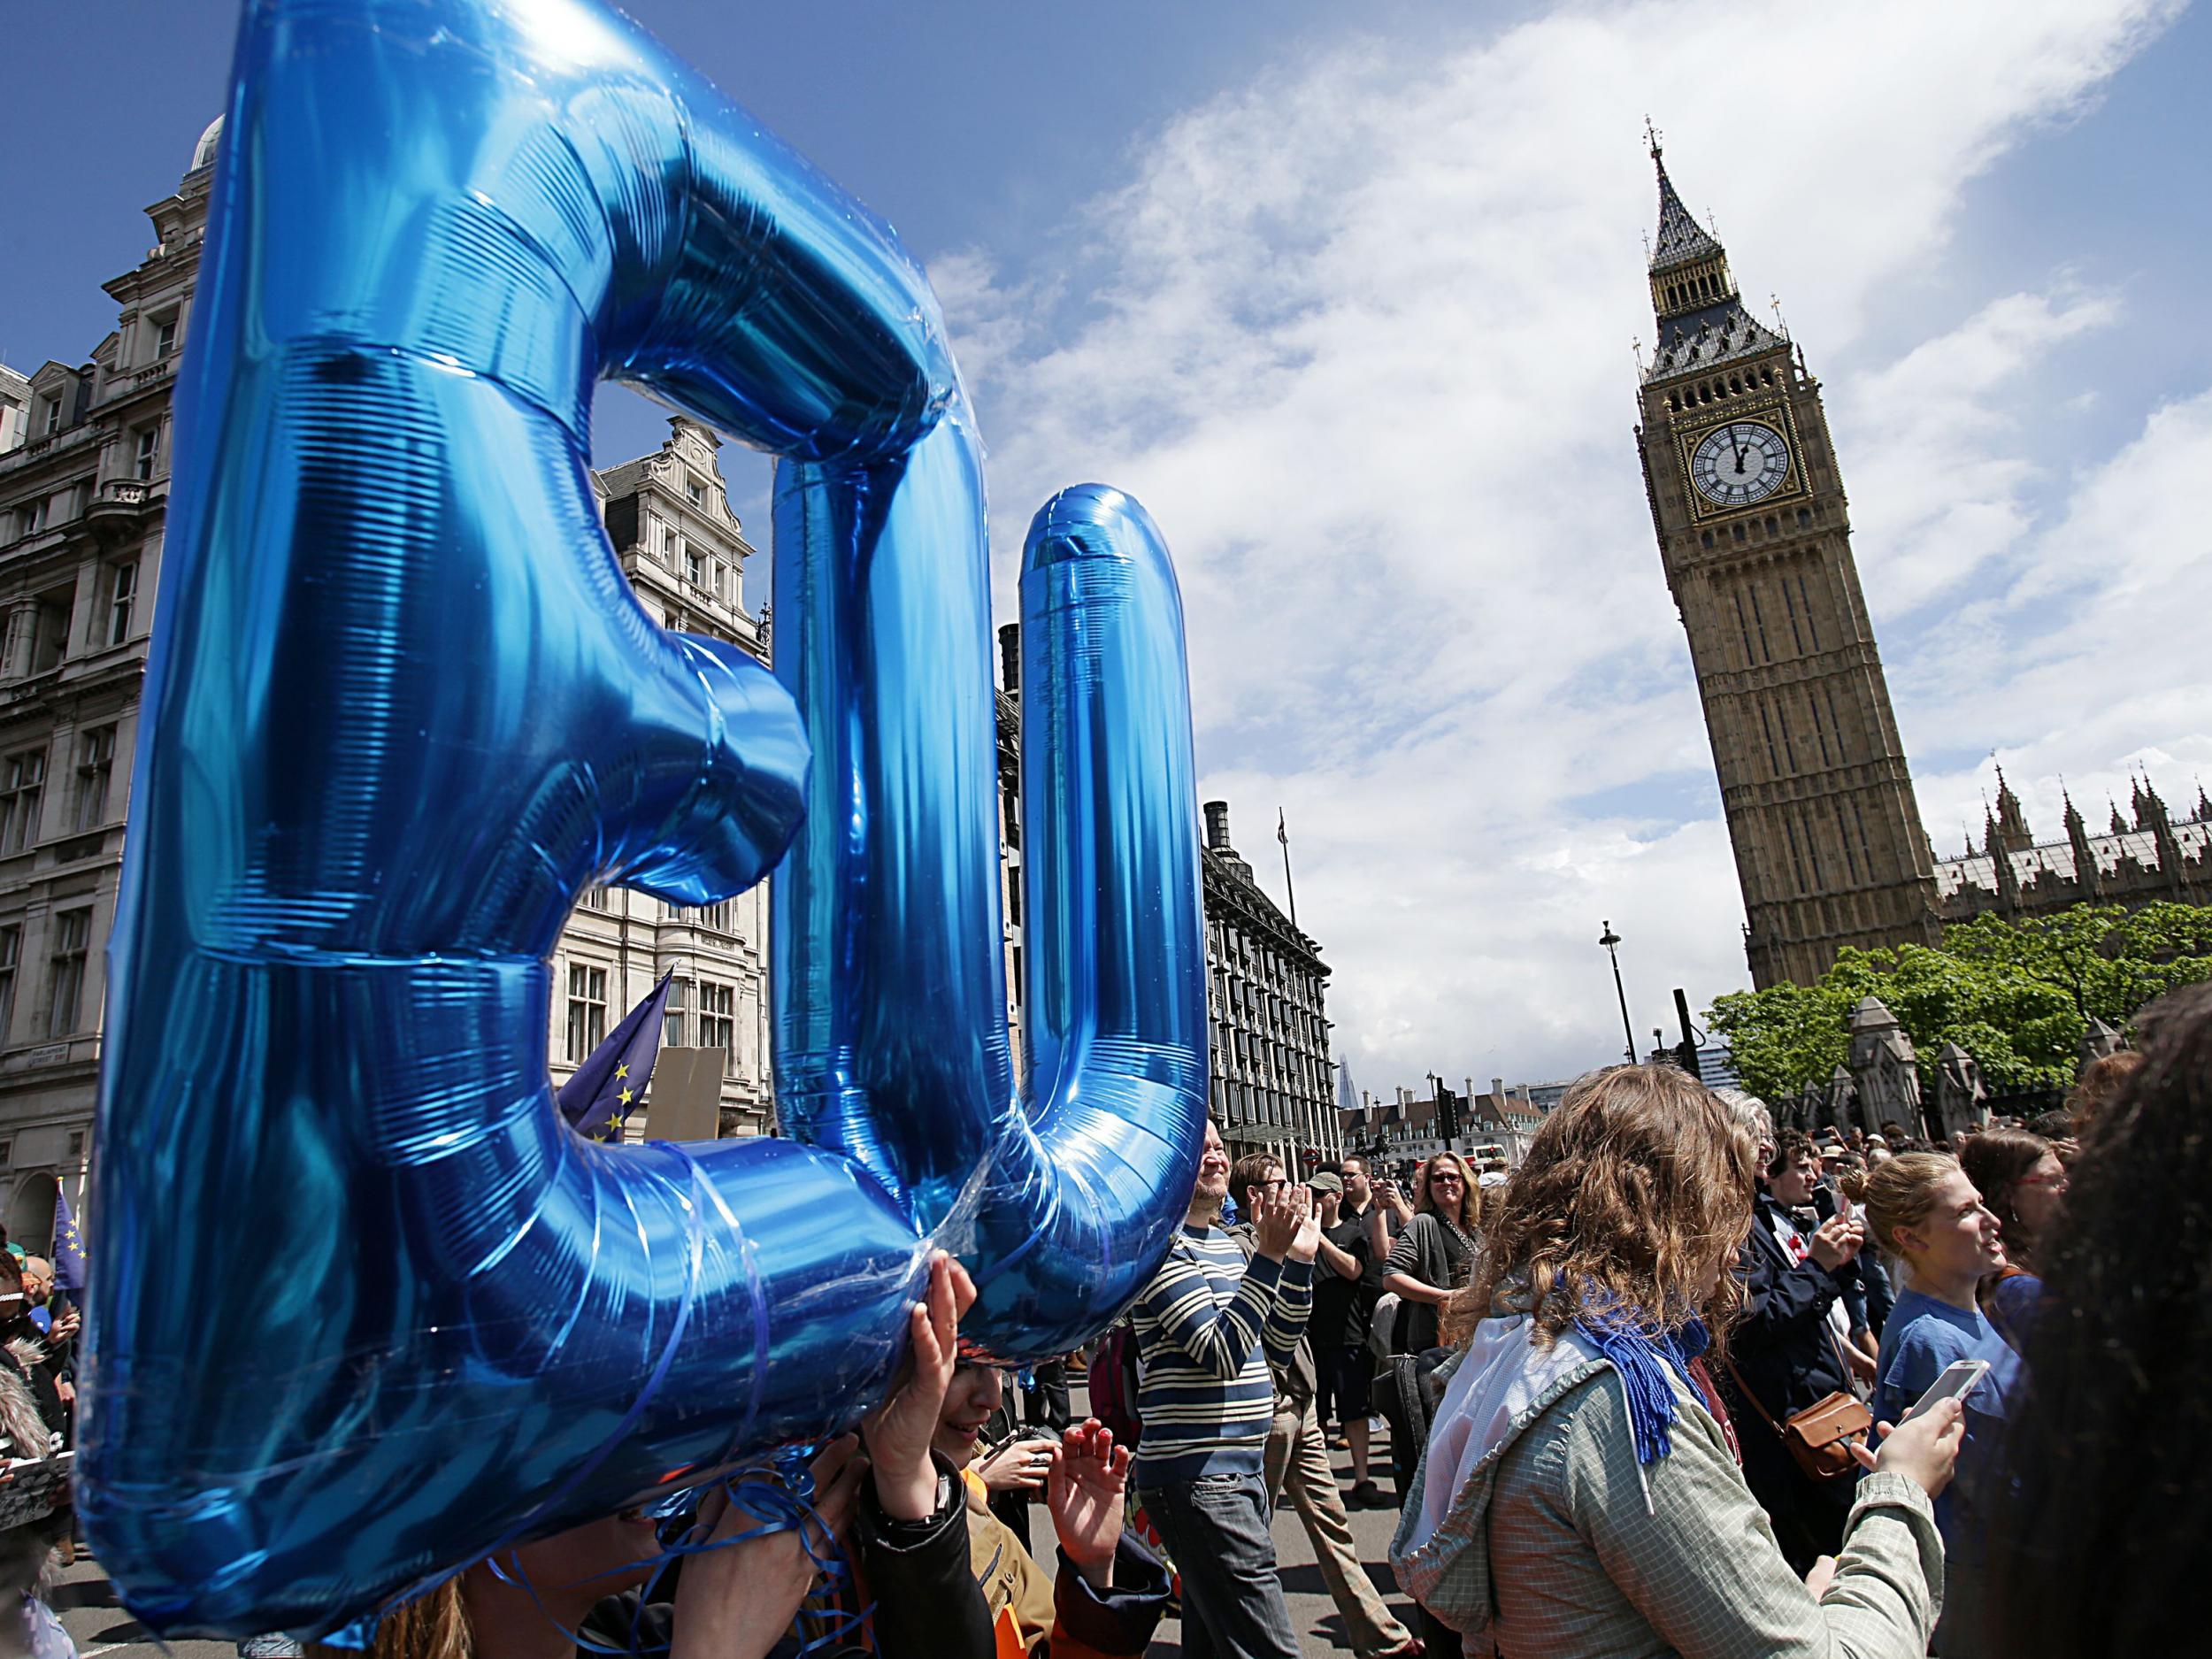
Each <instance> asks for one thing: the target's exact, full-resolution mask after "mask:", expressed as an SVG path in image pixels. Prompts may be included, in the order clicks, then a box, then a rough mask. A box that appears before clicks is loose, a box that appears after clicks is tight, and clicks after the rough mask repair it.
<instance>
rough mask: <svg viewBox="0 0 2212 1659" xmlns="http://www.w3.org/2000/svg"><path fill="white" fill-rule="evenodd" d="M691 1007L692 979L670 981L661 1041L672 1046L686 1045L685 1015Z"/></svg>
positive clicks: (662, 1020) (662, 1022)
mask: <svg viewBox="0 0 2212 1659" xmlns="http://www.w3.org/2000/svg"><path fill="white" fill-rule="evenodd" d="M690 1009H691V981H690V980H688V979H671V980H670V981H669V982H668V1006H667V1009H666V1010H665V1011H664V1014H663V1016H662V1018H661V1041H662V1042H663V1043H664V1044H665V1045H666V1046H667V1047H669V1048H682V1047H683V1046H684V1022H685V1017H686V1016H687V1014H688V1012H689V1011H690Z"/></svg>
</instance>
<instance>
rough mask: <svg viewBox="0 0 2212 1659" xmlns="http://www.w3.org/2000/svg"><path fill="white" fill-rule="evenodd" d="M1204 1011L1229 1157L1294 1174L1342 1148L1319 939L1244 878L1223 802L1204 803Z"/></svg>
mask: <svg viewBox="0 0 2212 1659" xmlns="http://www.w3.org/2000/svg"><path fill="white" fill-rule="evenodd" d="M1201 863H1202V865H1203V867H1204V873H1205V894H1206V975H1207V985H1208V989H1207V995H1206V1003H1207V1009H1208V1011H1209V1012H1210V1014H1211V1016H1212V1018H1213V1043H1212V1069H1213V1110H1214V1112H1215V1115H1216V1116H1217V1117H1218V1118H1220V1120H1221V1125H1222V1130H1221V1133H1222V1139H1223V1140H1225V1141H1227V1142H1228V1144H1229V1149H1230V1154H1231V1156H1243V1155H1244V1154H1245V1153H1248V1152H1272V1153H1274V1154H1275V1155H1276V1156H1278V1157H1279V1158H1281V1159H1282V1160H1283V1163H1284V1165H1285V1167H1286V1168H1287V1169H1288V1170H1289V1171H1290V1172H1291V1173H1292V1174H1293V1175H1301V1174H1303V1173H1305V1172H1306V1171H1309V1170H1310V1169H1311V1168H1312V1167H1313V1165H1314V1164H1317V1163H1318V1162H1320V1161H1321V1160H1323V1159H1325V1158H1334V1157H1340V1156H1343V1152H1344V1143H1343V1135H1342V1132H1341V1130H1340V1127H1339V1125H1338V1123H1337V1113H1336V1071H1335V1067H1334V1065H1333V1063H1332V1062H1331V1060H1330V1058H1329V1020H1328V1017H1327V1014H1326V1013H1325V1010H1324V1006H1323V998H1324V995H1325V992H1326V990H1327V988H1328V987H1327V981H1328V977H1329V969H1328V964H1326V963H1325V962H1323V961H1322V959H1321V947H1320V946H1319V945H1318V944H1317V943H1316V942H1315V941H1313V940H1312V939H1311V938H1310V937H1309V936H1308V935H1307V934H1305V933H1302V932H1301V931H1300V930H1299V929H1298V928H1297V927H1295V926H1293V925H1292V923H1291V920H1290V918H1288V917H1286V916H1285V915H1284V914H1283V912H1282V910H1280V909H1279V907H1278V906H1277V905H1276V902H1275V901H1274V900H1272V899H1271V898H1269V897H1268V896H1267V895H1266V894H1265V893H1264V892H1263V891H1262V890H1261V888H1260V886H1259V884H1258V883H1257V882H1256V881H1255V880H1254V879H1252V866H1251V865H1250V864H1247V863H1246V862H1245V861H1244V859H1243V857H1242V856H1240V854H1239V853H1238V852H1237V850H1236V848H1235V847H1234V845H1233V844H1232V842H1231V841H1230V839H1229V803H1227V802H1226V801H1209V802H1207V803H1206V845H1205V850H1204V852H1203V853H1202V855H1201Z"/></svg>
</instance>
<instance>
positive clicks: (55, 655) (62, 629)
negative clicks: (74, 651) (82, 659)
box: [31, 588, 77, 674]
mask: <svg viewBox="0 0 2212 1659" xmlns="http://www.w3.org/2000/svg"><path fill="white" fill-rule="evenodd" d="M76 602H77V593H76V589H75V588H61V589H59V590H58V591H56V592H54V593H50V594H41V595H39V598H38V612H37V618H36V621H37V627H36V631H35V633H34V634H33V635H32V643H31V672H33V673H35V674H42V673H44V672H47V671H48V670H49V669H53V668H59V667H60V666H61V659H62V657H64V656H65V655H66V654H67V652H68V649H69V612H70V610H71V608H72V607H73V605H74V604H75V603H76Z"/></svg>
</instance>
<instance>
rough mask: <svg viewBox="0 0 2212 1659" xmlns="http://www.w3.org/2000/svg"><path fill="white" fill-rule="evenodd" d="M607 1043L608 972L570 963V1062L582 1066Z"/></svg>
mask: <svg viewBox="0 0 2212 1659" xmlns="http://www.w3.org/2000/svg"><path fill="white" fill-rule="evenodd" d="M606 1040H607V971H606V970H605V969H604V968H595V967H593V966H592V965H591V964H589V963H586V962H572V963H570V964H568V1062H569V1064H571V1065H580V1064H582V1063H583V1061H584V1058H585V1056H588V1055H589V1054H590V1053H591V1051H592V1050H593V1049H594V1048H597V1047H598V1046H599V1045H600V1044H601V1043H603V1042H604V1041H606Z"/></svg>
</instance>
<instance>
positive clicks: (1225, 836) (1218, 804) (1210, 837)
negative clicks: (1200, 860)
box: [1206, 801, 1233, 853]
mask: <svg viewBox="0 0 2212 1659" xmlns="http://www.w3.org/2000/svg"><path fill="white" fill-rule="evenodd" d="M1206 846H1207V848H1208V849H1210V851H1213V852H1217V853H1225V852H1229V851H1231V850H1233V849H1231V847H1230V845H1229V803H1227V802H1226V801H1209V802H1207V803H1206Z"/></svg>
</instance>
